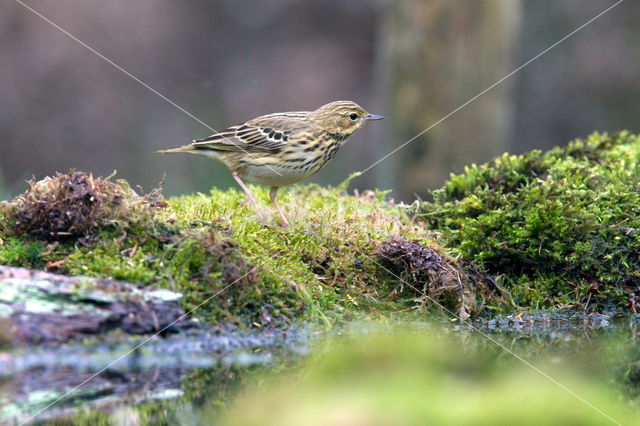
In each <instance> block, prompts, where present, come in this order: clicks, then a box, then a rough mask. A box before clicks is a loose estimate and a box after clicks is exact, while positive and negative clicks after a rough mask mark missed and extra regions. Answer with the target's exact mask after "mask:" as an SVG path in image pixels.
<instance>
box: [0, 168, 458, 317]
mask: <svg viewBox="0 0 640 426" xmlns="http://www.w3.org/2000/svg"><path fill="white" fill-rule="evenodd" d="M87 176H89V177H87ZM42 182H43V183H40V182H37V183H32V184H31V189H30V191H29V192H28V193H27V195H23V196H21V197H19V198H18V199H17V200H15V201H14V202H13V203H11V204H9V208H8V209H5V210H4V211H5V212H6V213H5V214H6V215H8V216H9V219H8V220H7V219H6V217H5V221H4V222H0V226H4V228H0V235H3V237H2V238H3V239H4V245H3V246H0V263H5V264H11V265H16V266H28V267H43V266H45V265H46V266H48V267H49V268H50V269H51V268H53V269H54V270H57V271H58V272H60V273H64V274H70V275H86V276H92V277H111V278H115V279H119V280H124V281H129V282H134V283H141V284H145V285H155V286H159V287H165V288H169V289H172V290H175V291H178V292H181V293H183V294H184V298H183V300H182V304H183V307H184V308H185V310H187V311H192V310H194V314H195V315H196V316H199V317H200V318H202V319H204V320H207V321H210V322H217V321H232V322H236V323H240V324H251V325H256V326H264V325H267V324H273V323H288V322H291V321H298V320H311V321H320V322H322V323H324V324H331V323H333V322H335V321H336V320H339V319H341V318H345V317H349V316H351V315H353V314H354V313H356V314H357V313H362V315H366V314H369V313H370V312H377V311H378V310H381V311H384V312H392V311H401V310H403V309H407V308H411V309H413V308H419V307H421V306H423V305H424V303H423V301H418V302H416V300H415V299H416V297H417V296H419V295H420V294H421V293H424V294H431V295H432V296H434V297H436V298H437V297H439V296H438V295H435V294H432V293H433V292H431V291H430V290H429V287H430V286H432V285H434V286H436V287H438V286H439V287H442V286H443V285H442V283H438V281H439V280H440V277H444V276H445V275H444V274H440V275H437V274H436V275H424V274H422V275H420V276H419V277H418V276H417V275H416V276H413V275H411V274H409V275H406V276H404V275H403V278H404V279H405V280H406V281H407V283H408V285H400V283H399V280H398V277H397V276H396V275H394V274H395V273H394V272H393V271H394V270H395V271H398V270H401V268H396V267H395V264H394V263H393V262H390V263H389V264H387V266H386V267H382V266H381V262H385V261H388V258H387V259H385V258H383V257H381V253H380V251H379V250H380V247H381V246H382V245H383V243H384V242H385V241H388V240H391V239H393V238H405V239H407V240H411V241H412V244H413V245H416V246H417V247H418V248H419V247H423V246H425V245H426V246H429V250H428V251H429V253H432V252H433V253H437V254H438V255H437V256H438V259H441V258H442V259H446V261H447V263H446V265H443V266H442V267H444V266H446V267H447V268H449V269H450V268H454V269H455V268H458V269H459V270H460V272H461V274H460V275H461V276H466V275H465V274H464V273H462V267H461V266H460V265H458V264H457V263H456V260H455V259H454V258H452V257H451V256H449V255H448V254H447V253H446V251H445V250H443V249H442V248H441V247H440V246H439V245H438V244H437V242H436V241H435V240H434V238H433V236H432V235H431V234H430V233H429V232H427V231H424V230H422V229H421V228H419V227H414V226H410V225H408V224H407V223H408V219H407V217H406V216H405V213H404V210H403V209H401V208H400V207H398V206H395V205H393V204H392V203H389V202H388V201H386V199H385V193H383V192H373V191H368V192H366V193H364V194H362V195H361V196H349V195H347V194H346V193H345V190H344V188H345V187H346V184H344V185H343V186H341V187H338V188H322V187H319V186H317V185H309V186H303V187H292V188H290V189H288V190H285V191H282V194H281V195H280V197H279V199H280V203H281V205H282V206H283V208H284V209H285V211H287V214H288V217H289V219H290V222H291V223H292V226H291V227H290V228H288V229H283V228H281V227H280V226H279V219H278V215H277V212H276V210H275V208H274V207H273V206H272V205H271V203H270V202H269V201H268V190H267V188H261V187H254V188H252V191H253V192H254V194H256V196H257V198H258V199H259V202H260V204H261V206H262V209H263V211H264V212H265V217H266V219H265V220H266V222H265V223H263V222H261V221H260V220H259V218H258V216H257V215H256V214H255V212H254V211H253V209H251V208H249V207H247V206H241V205H239V202H240V201H242V200H243V199H244V196H243V194H242V193H241V192H240V191H238V190H229V191H221V190H216V189H214V190H212V192H211V193H210V194H209V195H204V194H195V195H189V196H183V197H178V198H173V199H170V200H167V201H166V202H165V201H162V200H160V199H159V196H158V194H157V192H155V193H153V194H154V196H153V197H150V196H145V197H140V196H138V195H137V194H135V193H134V192H133V191H131V190H130V189H129V187H128V186H127V185H125V184H124V183H122V182H116V183H111V182H110V181H109V180H105V179H101V178H98V179H95V180H93V178H92V177H90V175H86V174H84V173H82V172H73V173H72V174H70V175H61V174H59V175H57V176H56V177H55V178H48V179H45V180H44V181H42ZM69 182H71V183H72V184H75V183H77V182H80V183H78V185H79V188H80V189H79V190H78V191H81V192H82V193H85V192H87V191H89V192H88V193H89V194H90V196H91V197H95V199H98V200H103V201H102V202H101V203H98V204H91V205H90V206H89V207H90V208H89V207H87V206H86V205H85V204H83V203H79V204H78V203H76V202H75V201H74V200H76V201H77V197H76V196H75V195H73V196H72V195H69V190H68V187H69V185H70V183H69ZM92 182H94V183H92ZM95 182H98V183H99V184H100V186H98V187H96V186H95ZM94 187H95V188H97V189H95V190H94V189H93V188H94ZM46 188H50V189H51V188H52V190H53V192H54V193H53V194H51V193H49V192H47V191H46ZM100 188H104V191H106V192H105V193H104V194H102V193H100V192H99V189H100ZM76 192H77V191H76ZM76 192H73V194H76ZM113 193H116V194H118V196H117V197H115V198H114V197H113V196H111V195H110V194H113ZM86 196H87V195H85V196H83V197H81V198H82V199H83V200H84V199H85V198H86ZM59 197H62V199H61V200H60V199H59ZM25 200H26V201H25ZM70 200H71V201H74V202H71V201H70ZM109 200H110V201H109ZM114 200H117V201H114ZM48 203H51V206H49V205H48ZM60 206H62V207H60ZM60 208H62V209H63V210H64V211H65V212H66V213H65V214H64V215H60V214H59V210H60ZM101 208H102V209H106V211H102V210H101ZM48 211H53V212H54V214H53V215H52V217H53V218H54V219H53V220H54V221H53V224H52V223H49V222H47V221H46V218H47V217H49V215H48V214H44V212H48ZM11 215H13V217H14V219H11ZM66 217H74V218H76V219H78V220H74V221H73V222H68V221H66V220H63V219H64V218H66ZM17 218H21V220H18V219H17ZM80 219H82V220H80ZM2 223H4V225H2ZM14 224H16V225H14ZM80 229H82V230H83V232H80V231H79V230H80ZM24 230H32V231H29V233H30V234H31V235H30V236H27V235H25V231H24ZM52 230H53V231H55V232H53V231H52ZM52 232H53V233H52ZM53 237H55V239H56V240H55V241H53V242H51V240H52V238H53ZM41 238H42V239H45V240H48V241H49V242H48V243H47V241H42V240H41ZM419 251H420V250H418V252H419ZM394 260H395V261H396V262H397V263H398V262H399V263H402V262H404V260H403V256H402V255H397V256H395V258H394ZM433 266H434V268H437V267H440V265H439V264H435V263H434V265H433ZM385 268H386V269H385ZM387 269H388V270H387ZM389 271H391V273H390V272H389ZM457 282H458V281H456V286H457ZM458 291H459V290H458V289H454V288H450V289H449V290H447V292H448V293H451V294H453V293H457V292H458ZM458 299H459V298H457V296H455V297H450V295H448V297H443V299H442V300H443V301H445V302H446V303H448V304H450V306H449V307H450V308H451V309H458V306H457V304H458V302H459V300H458ZM465 309H468V308H465Z"/></svg>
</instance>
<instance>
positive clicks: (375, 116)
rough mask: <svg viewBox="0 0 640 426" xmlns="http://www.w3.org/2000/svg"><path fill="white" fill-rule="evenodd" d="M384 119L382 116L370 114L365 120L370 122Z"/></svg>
mask: <svg viewBox="0 0 640 426" xmlns="http://www.w3.org/2000/svg"><path fill="white" fill-rule="evenodd" d="M383 118H384V117H383V116H381V115H375V114H369V115H367V116H366V117H365V118H364V119H365V121H369V120H382V119H383Z"/></svg>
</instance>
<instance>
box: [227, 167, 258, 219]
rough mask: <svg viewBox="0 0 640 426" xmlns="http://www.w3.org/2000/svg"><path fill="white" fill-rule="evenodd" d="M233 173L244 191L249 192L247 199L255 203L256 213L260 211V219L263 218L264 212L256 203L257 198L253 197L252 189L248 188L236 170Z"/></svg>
mask: <svg viewBox="0 0 640 426" xmlns="http://www.w3.org/2000/svg"><path fill="white" fill-rule="evenodd" d="M231 175H232V176H233V178H234V179H235V180H236V182H238V185H240V187H241V188H242V190H243V191H244V193H245V194H247V201H249V202H250V203H251V204H253V207H254V208H255V209H256V213H258V216H260V219H261V220H262V219H264V217H263V216H262V212H261V211H260V209H259V208H258V203H256V199H255V198H253V194H252V193H251V191H249V188H247V185H245V184H244V182H243V181H242V179H240V176H239V175H238V174H237V173H236V172H233V173H232V174H231ZM245 202H246V201H245ZM243 204H244V203H243Z"/></svg>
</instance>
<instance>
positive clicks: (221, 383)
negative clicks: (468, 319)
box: [0, 313, 640, 423]
mask: <svg viewBox="0 0 640 426" xmlns="http://www.w3.org/2000/svg"><path fill="white" fill-rule="evenodd" d="M638 324H640V323H639V322H638V320H637V318H636V317H615V316H613V315H610V314H594V315H589V316H584V315H581V314H576V313H568V314H555V315H549V314H548V313H537V314H536V313H534V314H529V315H523V316H511V317H504V318H500V319H493V320H486V321H478V322H474V323H473V324H460V323H459V322H456V321H451V322H449V321H446V320H443V319H438V320H432V321H410V322H407V321H405V322H401V323H398V322H392V323H387V322H385V321H382V322H381V321H363V322H361V323H357V324H350V325H349V326H348V327H345V328H341V329H338V328H336V329H334V330H332V331H330V332H328V333H324V332H319V331H315V332H314V331H312V330H309V329H296V330H289V331H278V330H271V331H262V332H251V333H248V332H238V331H234V330H202V329H196V330H189V331H186V332H182V333H179V334H175V335H171V336H168V337H165V338H161V337H156V338H153V339H151V340H150V341H148V342H146V343H144V344H143V345H142V346H140V347H139V348H137V346H139V345H140V344H141V343H142V342H144V339H139V338H138V339H132V338H124V339H123V338H122V337H116V336H114V337H113V338H111V339H106V340H104V341H102V342H100V343H94V344H91V345H88V346H87V345H84V344H81V343H79V344H72V345H62V346H29V347H24V348H22V349H20V350H18V351H15V352H12V353H3V354H0V377H1V379H0V380H1V381H0V384H1V385H0V423H20V422H24V421H33V420H36V421H47V420H52V419H61V418H62V419H63V418H73V416H75V415H77V413H78V412H79V410H84V411H86V410H96V411H95V412H105V413H111V414H112V415H114V416H115V417H113V418H114V419H117V418H119V417H118V416H120V417H121V416H122V415H123V414H122V413H127V411H126V410H127V409H132V408H131V407H140V406H144V405H145V404H146V405H147V406H149V407H153V408H152V411H153V410H159V411H160V412H162V407H166V406H170V407H172V409H171V415H172V416H181V417H183V418H189V416H193V415H194V414H193V413H197V412H198V409H199V407H201V406H202V405H203V404H206V405H207V406H212V405H213V406H216V404H219V407H220V410H224V407H225V406H226V404H227V403H228V402H229V401H230V400H232V399H233V398H234V395H235V394H236V392H237V391H238V390H240V389H243V387H246V386H247V383H251V381H252V380H253V379H254V378H255V377H263V376H274V375H278V374H280V373H281V372H282V371H291V370H294V371H295V370H296V369H298V368H302V366H303V365H304V363H305V359H306V358H307V356H308V355H309V353H312V354H317V353H319V352H322V351H323V348H324V347H325V342H327V341H330V340H331V339H334V338H335V337H336V336H340V337H342V338H347V339H349V338H357V337H358V336H362V335H366V334H368V333H375V330H379V329H380V328H381V327H382V328H385V327H387V328H393V330H394V331H393V333H396V334H397V333H403V334H407V335H410V336H412V337H415V338H416V339H420V338H421V336H422V335H426V333H432V332H433V331H434V330H435V331H436V332H437V334H439V335H442V336H449V337H453V338H454V339H455V340H456V342H458V346H457V348H456V349H457V350H461V351H467V352H473V353H474V355H473V356H474V357H482V358H483V359H486V362H487V363H495V362H496V360H497V361H498V362H501V360H509V362H512V363H520V362H522V360H523V359H524V360H526V361H527V362H536V361H537V360H539V359H542V358H547V359H549V358H551V359H552V360H554V359H556V360H558V362H561V361H563V360H564V361H567V360H574V359H578V358H580V360H581V361H580V362H581V363H584V364H585V365H586V366H587V368H590V369H592V370H593V371H594V374H595V372H597V373H598V374H604V375H605V376H606V377H609V378H610V379H611V381H612V382H614V383H616V385H615V386H618V387H619V388H620V390H621V392H622V393H626V394H628V396H629V398H632V397H633V396H634V394H635V387H634V384H633V383H631V382H629V372H630V371H631V373H632V372H633V371H632V370H633V369H632V368H631V367H630V366H633V365H634V364H633V363H634V362H635V358H634V357H635V354H636V353H637V350H636V349H637V341H636V339H637V335H638V327H639V325H638ZM603 341H607V342H615V343H613V344H610V345H604V346H603V344H602V342H603ZM603 347H606V350H605V351H604V352H603ZM594 352H598V353H599V356H598V357H596V358H597V359H595V360H594V359H593V357H584V356H583V355H584V354H585V353H587V354H589V353H594ZM518 357H519V358H518ZM603 372H604V373H603ZM625 372H626V373H625ZM625 374H626V375H625ZM136 409H137V408H136ZM34 416H35V417H34ZM124 423H127V422H126V421H125V422H124ZM187 423H188V422H187Z"/></svg>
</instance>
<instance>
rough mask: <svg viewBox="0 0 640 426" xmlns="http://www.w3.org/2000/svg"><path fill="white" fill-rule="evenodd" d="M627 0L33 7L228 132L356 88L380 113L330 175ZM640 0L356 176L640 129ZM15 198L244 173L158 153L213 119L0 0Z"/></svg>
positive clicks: (430, 168)
mask: <svg viewBox="0 0 640 426" xmlns="http://www.w3.org/2000/svg"><path fill="white" fill-rule="evenodd" d="M613 3H614V1H613V0H591V1H589V2H585V1H584V0H553V1H552V0H537V1H535V2H534V1H531V0H530V1H524V0H459V1H456V2H451V1H446V0H431V1H424V0H403V1H390V0H378V1H365V0H355V1H349V2H345V1H338V0H307V1H302V0H246V1H242V2H238V1H235V0H215V1H213V0H209V1H204V0H197V1H190V2H176V1H171V0H138V1H136V2H130V1H124V0H111V1H108V2H83V1H79V0H59V1H56V2H47V1H43V0H32V1H30V2H28V4H29V5H30V6H31V7H33V8H35V9H36V10H38V11H39V12H40V13H42V14H43V15H45V16H46V17H48V18H49V19H51V20H52V21H54V22H55V23H57V24H58V25H60V26H61V27H63V28H65V29H66V30H68V31H70V32H71V33H72V34H74V35H75V36H77V37H78V38H79V39H80V40H82V41H84V42H86V43H87V44H88V45H90V46H92V47H93V48H95V49H97V50H98V51H100V52H101V53H103V54H104V55H105V56H107V57H108V58H110V59H112V60H113V61H114V62H115V63H117V64H118V65H120V66H122V67H123V68H124V69H126V70H127V71H129V72H131V73H132V74H133V75H135V76H137V77H138V78H140V79H141V80H143V81H144V82H146V83H147V84H149V85H150V86H152V87H153V88H155V89H156V90H158V91H159V92H161V93H162V94H164V95H166V96H167V97H169V98H170V99H172V100H174V101H175V102H176V103H177V104H179V105H180V106H182V107H183V108H185V109H186V110H188V111H189V112H191V113H192V114H194V115H195V116H197V117H199V118H200V119H202V120H203V121H205V122H206V123H207V124H209V125H210V126H212V127H214V128H216V129H222V128H224V127H226V126H227V125H231V124H235V123H237V122H241V121H244V120H246V119H249V118H252V117H254V116H257V115H261V114H265V113H270V112H277V111H289V110H308V109H314V108H316V107H318V106H319V105H322V104H324V103H326V102H329V101H331V100H336V99H351V100H355V101H356V102H358V103H360V104H361V105H362V106H364V107H365V108H366V109H368V110H369V111H371V112H373V113H377V114H383V115H385V116H387V120H385V121H383V122H380V123H375V125H369V126H366V127H365V128H364V129H363V130H362V131H360V132H359V133H358V134H357V135H356V136H355V137H354V138H353V139H352V140H351V142H350V143H349V144H348V145H347V146H346V147H345V148H344V150H343V152H341V153H340V155H338V158H337V159H336V160H334V162H333V163H332V164H330V165H329V166H328V167H327V168H326V169H325V170H324V171H322V172H321V173H320V174H318V175H317V176H315V177H314V178H313V180H314V181H317V182H321V183H323V184H335V183H337V182H340V181H342V180H343V179H344V178H345V177H347V176H348V175H349V174H350V173H351V172H353V171H356V170H363V169H365V168H367V167H368V166H370V165H371V164H373V163H374V162H376V161H377V160H378V159H380V158H381V157H383V156H384V155H386V154H387V153H389V152H391V151H392V150H393V149H394V148H396V147H398V146H400V145H401V144H402V143H403V142H405V141H406V140H408V139H409V138H411V137H413V136H414V135H416V134H417V133H418V132H420V131H422V130H424V129H425V128H427V127H428V126H430V125H431V124H433V123H434V122H436V121H437V120H439V119H440V118H442V117H444V116H445V115H446V114H448V113H449V112H450V111H452V110H453V109H455V108H456V107H458V106H459V105H461V104H462V103H464V102H466V101H467V100H468V99H470V98H472V97H473V96H475V95H476V94H477V93H479V92H481V91H482V90H484V89H486V88H487V87H488V86H490V85H491V84H493V83H494V82H496V81H497V80H499V79H500V78H502V77H503V76H505V75H506V74H508V73H509V72H511V71H512V70H513V69H515V68H516V67H517V66H519V65H521V64H522V63H524V62H525V61H527V60H529V59H530V58H531V57H533V56H535V55H536V54H537V53H539V52H540V51H542V50H543V49H545V48H546V47H548V46H549V45H551V44H552V43H554V42H556V41H557V40H559V39H560V38H561V37H563V36H564V35H566V34H567V33H569V32H570V31H572V30H574V29H575V28H577V27H578V26H580V25H582V24H583V23H584V22H586V21H587V20H588V19H590V18H592V17H593V16H595V15H596V14H598V13H599V12H601V11H602V10H604V9H606V8H607V7H608V6H610V5H611V4H613ZM639 13H640V3H638V2H624V3H622V4H621V5H620V6H619V7H617V8H615V9H614V10H612V11H611V12H610V13H608V14H606V15H604V16H603V17H602V18H600V19H598V20H597V21H596V22H594V23H593V24H592V25H590V26H589V27H587V28H586V29H585V30H584V31H582V32H580V33H578V34H576V35H575V36H574V37H572V38H570V39H569V40H568V41H567V42H565V43H564V44H562V45H560V46H558V47H557V48H555V49H554V50H552V51H551V52H549V53H548V54H547V55H545V56H543V57H541V58H540V59H538V60H537V61H535V62H533V63H532V64H531V65H530V66H528V67H527V68H525V69H524V70H522V71H521V72H519V73H517V74H516V75H515V76H514V78H512V79H509V80H507V81H506V82H505V83H503V84H501V85H500V86H498V87H496V88H495V89H494V90H492V91H490V92H489V93H487V94H485V95H484V96H482V97H481V98H479V99H478V100H477V101H476V102H474V103H472V104H471V105H469V106H468V107H466V108H465V109H463V110H461V111H460V112H459V113H457V114H455V115H454V116H452V117H451V118H449V119H447V120H446V121H444V122H443V123H442V124H440V125H438V126H436V127H435V128H434V129H432V130H431V131H429V132H427V133H425V134H424V135H422V136H421V137H419V138H418V139H416V140H415V141H414V142H412V143H411V144H409V145H408V146H407V147H406V148H404V149H402V150H401V151H399V152H398V153H397V154H395V155H393V156H391V157H390V158H388V159H387V160H385V161H383V162H381V163H380V164H379V165H377V166H376V167H374V168H372V169H371V170H369V171H368V172H367V173H365V174H364V175H363V176H362V177H360V178H358V179H356V180H355V181H354V183H353V185H354V186H355V187H358V188H361V189H362V188H369V187H373V186H377V187H380V188H388V189H393V190H394V192H393V196H394V197H395V198H396V199H405V200H410V199H412V198H413V197H414V194H418V195H420V196H424V195H425V194H426V190H427V189H428V188H435V187H438V186H440V185H441V184H442V182H443V181H444V179H446V177H447V176H448V174H449V173H450V172H452V171H454V172H455V171H461V170H462V168H463V167H464V165H466V164H470V163H472V162H483V161H486V160H488V159H490V158H491V157H493V156H495V155H496V154H499V153H501V152H503V151H510V152H516V153H519V152H522V151H525V150H528V149H532V148H540V149H545V148H549V147H551V146H554V145H559V144H563V143H565V142H567V141H568V140H569V139H572V138H574V137H579V136H584V135H586V134H588V133H590V132H591V131H593V130H612V131H614V130H619V129H622V128H626V129H630V130H634V131H638V130H640V121H638V119H637V117H638V114H639V113H640V104H639V103H638V102H637V99H638V98H639V96H640V79H639V78H638V75H640V60H639V59H640V32H639V31H638V30H637V19H636V17H637V16H639V15H638V14H639ZM0 40H1V41H0V62H1V63H2V66H1V67H0V93H2V97H1V101H0V147H1V149H0V188H2V189H0V197H8V196H10V195H12V194H15V193H18V192H19V191H21V190H22V189H24V187H25V185H24V180H25V179H26V178H30V177H31V176H35V177H36V178H41V177H43V176H45V175H48V174H52V173H54V172H56V171H66V170H67V169H69V168H76V169H81V170H86V171H91V172H93V173H95V174H97V175H108V174H110V173H111V172H112V171H113V170H114V169H115V170H117V171H118V176H119V177H122V178H126V179H128V180H129V181H130V182H131V183H132V184H133V185H141V186H142V187H144V188H145V189H149V188H151V187H153V186H155V185H157V183H158V182H159V181H160V179H161V178H162V176H163V175H164V174H166V176H167V180H166V185H165V188H166V191H165V193H166V194H167V195H175V194H180V193H185V192H193V191H203V192H206V191H208V188H210V187H211V186H212V185H216V186H220V187H226V186H229V185H232V184H233V182H232V180H231V178H230V176H229V173H228V171H227V170H226V168H225V167H224V166H223V165H221V164H217V163H215V162H211V161H210V160H207V159H202V158H197V157H191V156H166V157H164V156H155V155H153V154H152V152H153V151H155V150H158V149H163V148H168V147H173V146H177V145H182V144H184V143H187V142H189V141H190V140H191V139H193V138H197V137H203V136H207V135H208V134H210V133H211V132H210V131H209V130H208V129H207V128H206V127H204V126H202V125H201V124H199V123H198V122H197V121H195V120H193V119H192V118H190V117H188V116H187V115H185V114H184V113H182V112H180V111H179V110H178V109H176V108H174V107H173V106H171V105H170V104H169V103H167V102H166V101H164V100H163V99H161V98H160V97H158V96H157V95H155V94H153V93H151V92H149V91H148V90H147V89H145V88H144V87H142V86H141V85H140V84H138V83H137V82H135V81H134V80H132V79H131V78H129V77H127V76H125V75H124V74H123V73H121V72H120V71H118V70H117V69H115V68H114V67H113V66H111V65H109V64H108V63H106V62H105V61H103V60H102V59H100V58H99V57H97V56H96V55H95V54H93V53H91V52H90V51H88V50H87V49H86V48H84V47H82V46H80V45H79V44H78V43H76V42H75V41H73V40H71V39H70V38H69V37H67V36H66V35H64V34H63V33H62V32H60V31H59V30H57V29H55V28H53V27H52V26H51V25H49V24H48V23H46V22H44V21H43V20H42V19H41V18H39V17H37V16H36V15H34V14H33V13H32V12H30V11H28V10H27V9H25V8H24V7H22V6H21V5H20V4H19V3H17V2H13V1H6V2H2V4H0Z"/></svg>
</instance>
